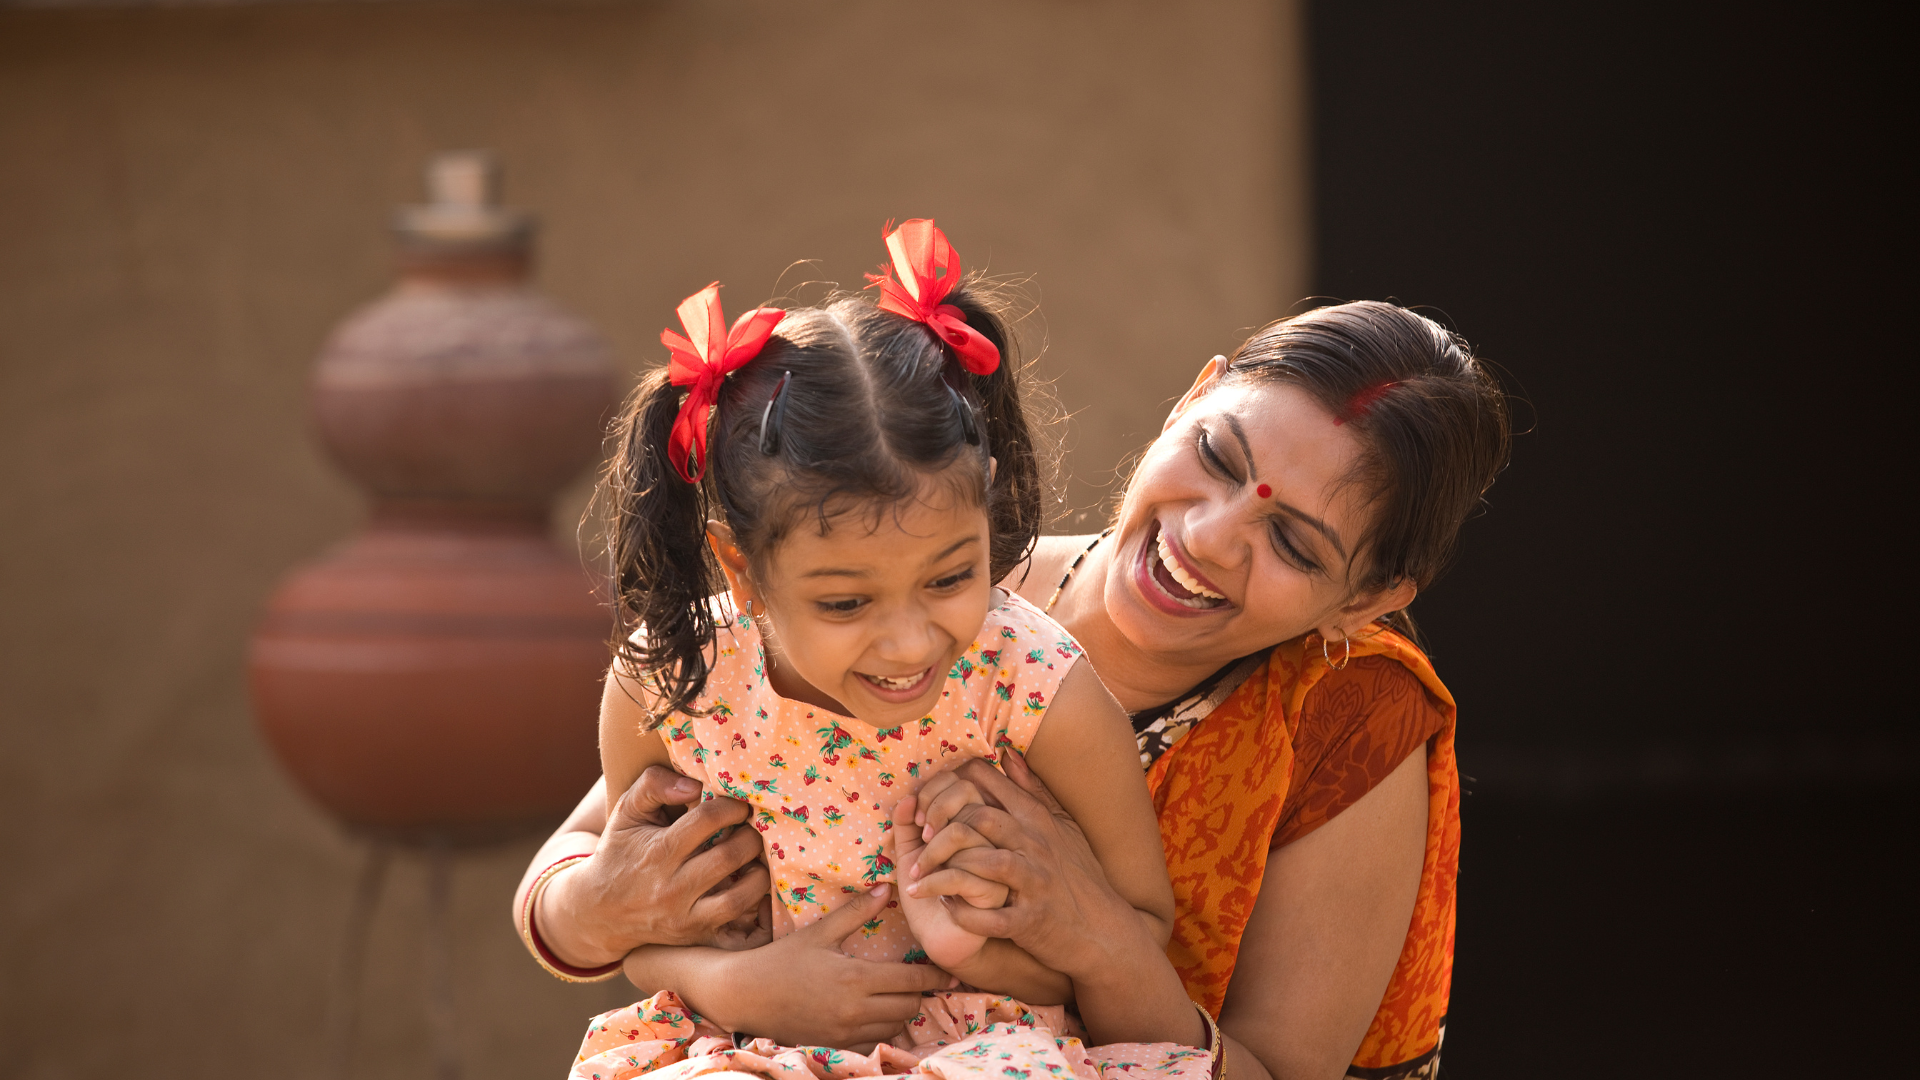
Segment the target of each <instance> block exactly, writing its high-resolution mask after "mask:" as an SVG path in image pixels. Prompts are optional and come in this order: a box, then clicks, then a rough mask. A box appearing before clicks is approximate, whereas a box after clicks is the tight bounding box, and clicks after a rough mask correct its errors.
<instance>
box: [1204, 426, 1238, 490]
mask: <svg viewBox="0 0 1920 1080" xmlns="http://www.w3.org/2000/svg"><path fill="white" fill-rule="evenodd" d="M1194 448H1195V450H1196V451H1197V452H1198V453H1199V455H1200V462H1201V464H1202V465H1204V466H1206V469H1207V471H1208V472H1211V473H1217V474H1218V475H1220V476H1224V477H1226V478H1227V479H1228V480H1231V481H1233V482H1234V483H1236V484H1237V483H1240V474H1239V473H1236V472H1234V471H1233V469H1232V468H1230V467H1229V466H1228V465H1227V459H1225V458H1223V457H1221V456H1220V452H1219V451H1218V450H1215V449H1214V448H1213V437H1212V436H1211V435H1209V434H1207V429H1206V428H1204V427H1203V428H1201V429H1200V434H1199V435H1198V436H1196V437H1195V438H1194Z"/></svg>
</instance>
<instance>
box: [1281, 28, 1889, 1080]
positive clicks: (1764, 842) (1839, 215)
mask: <svg viewBox="0 0 1920 1080" xmlns="http://www.w3.org/2000/svg"><path fill="white" fill-rule="evenodd" d="M1311 25H1312V41H1313V51H1312V55H1313V62H1314V65H1315V75H1314V92H1315V103H1316V104H1315V125H1316V135H1315V149H1316V171H1315V194H1316V202H1317V209H1318V216H1317V218H1316V221H1317V225H1318V233H1317V238H1318V240H1317V242H1318V248H1317V251H1318V267H1317V276H1316V279H1315V280H1316V287H1317V288H1318V289H1319V290H1320V291H1321V292H1323V293H1326V294H1329V295H1333V296H1337V297H1342V298H1358V297H1369V298H1371V297H1380V296H1386V295H1392V296H1395V297H1398V298H1399V299H1401V300H1402V301H1403V302H1407V303H1415V304H1426V305H1431V306H1432V309H1437V311H1439V312H1443V313H1444V314H1445V315H1446V316H1447V317H1448V318H1449V319H1450V320H1451V322H1452V323H1453V324H1454V325H1455V326H1457V327H1458V328H1459V329H1460V330H1461V331H1462V332H1463V333H1465V334H1466V335H1467V336H1468V337H1469V338H1470V339H1471V340H1472V341H1473V342H1474V344H1475V345H1476V346H1477V347H1478V348H1479V349H1480V351H1481V352H1482V353H1483V354H1484V355H1486V356H1488V357H1491V358H1492V359H1493V360H1495V361H1497V362H1498V363H1499V364H1500V365H1501V366H1502V367H1503V368H1504V369H1505V371H1506V372H1507V373H1508V375H1509V376H1510V385H1511V386H1512V388H1513V389H1515V390H1516V391H1518V392H1519V393H1520V394H1521V395H1522V396H1523V397H1524V398H1526V399H1527V401H1528V402H1529V403H1530V406H1531V407H1530V408H1529V407H1527V406H1524V405H1523V406H1522V407H1521V409H1520V410H1519V415H1520V417H1521V419H1522V422H1523V426H1524V425H1525V424H1526V423H1527V422H1528V421H1529V420H1530V421H1531V427H1532V430H1531V432H1530V433H1529V434H1527V435H1524V436H1523V437H1521V438H1520V439H1519V440H1517V442H1516V446H1515V453H1514V464H1513V467H1512V468H1511V469H1510V470H1509V471H1508V472H1507V474H1506V475H1505V476H1504V477H1503V478H1502V479H1501V481H1500V483H1499V484H1498V485H1497V486H1496V487H1495V489H1494V491H1493V494H1492V505H1491V510H1490V512H1489V513H1488V514H1487V516H1486V517H1484V518H1483V519H1481V520H1478V521H1475V522H1473V523H1472V524H1471V525H1470V526H1469V527H1468V530H1467V539H1466V547H1465V552H1464V556H1463V558H1462V559H1461V560H1460V562H1459V564H1458V565H1457V567H1456V568H1455V570H1454V572H1453V573H1452V574H1451V575H1450V576H1449V577H1448V578H1446V579H1445V580H1444V581H1443V582H1442V583H1441V584H1440V586H1439V587H1438V588H1436V589H1435V590H1433V593H1432V595H1431V596H1428V597H1425V598H1423V599H1422V601H1421V603H1420V605H1419V607H1418V608H1417V609H1416V610H1417V611H1418V612H1419V616H1420V618H1421V620H1422V622H1423V624H1424V626H1425V628H1426V631H1427V633H1428V635H1429V639H1430V644H1431V645H1432V646H1433V656H1434V660H1435V662H1436V664H1437V666H1438V667H1439V670H1440V671H1441V672H1442V673H1443V674H1444V675H1445V677H1446V679H1447V681H1448V683H1449V685H1450V686H1451V687H1452V688H1453V690H1454V692H1455V694H1456V695H1457V696H1458V697H1459V700H1460V701H1461V724H1460V743H1459V745H1460V762H1461V768H1462V771H1463V772H1465V773H1467V774H1469V775H1471V776H1473V777H1475V778H1476V782H1475V783H1473V784H1470V785H1469V790H1470V791H1471V792H1472V794H1471V795H1469V797H1468V798H1467V801H1466V804H1465V808H1464V810H1463V827H1464V837H1465V839H1464V846H1463V849H1462V868H1461V879H1460V882H1461V883H1460V929H1459V939H1458V953H1457V955H1458V966H1457V968H1456V970H1455V981H1454V995H1453V1011H1452V1016H1451V1021H1450V1023H1449V1025H1448V1041H1447V1052H1446V1057H1445V1064H1444V1066H1443V1075H1448V1076H1461V1077H1476V1076H1482V1077H1491V1076H1500V1077H1507V1076H1514V1077H1518V1076H1539V1075H1548V1074H1550V1075H1554V1076H1568V1077H1574V1076H1594V1077H1601V1076H1606V1077H1615V1076H1623V1075H1631V1076H1675V1077H1678V1076H1702V1075H1742V1076H1762V1075H1764V1076H1783V1077H1785V1076H1795V1077H1798V1076H1811V1075H1824V1074H1828V1073H1831V1072H1834V1071H1838V1070H1841V1069H1847V1068H1852V1067H1855V1066H1856V1065H1864V1064H1866V1063H1869V1062H1872V1061H1873V1060H1874V1056H1873V1055H1874V1053H1875V1048H1878V1047H1882V1046H1885V1045H1886V1044H1885V1043H1884V1041H1883V1039H1882V1038H1877V1037H1876V1036H1884V1034H1885V1033H1887V1032H1889V1031H1891V1030H1893V1028H1894V1026H1895V1025H1897V1024H1899V1023H1900V1022H1901V1021H1900V1020H1899V1019H1898V1018H1899V1017H1900V1016H1902V1015H1904V1012H1905V1011H1907V1010H1906V1006H1907V1005H1909V1004H1910V1003H1911V1000H1912V993H1911V991H1910V990H1904V989H1901V987H1902V985H1903V982H1904V979H1905V976H1904V974H1903V973H1904V972H1905V971H1906V970H1907V969H1908V968H1909V967H1910V966H1911V964H1912V962H1913V960H1914V958H1915V949H1914V944H1915V943H1914V938H1913V933H1912V928H1911V925H1910V922H1911V920H1910V918H1909V917H1908V914H1907V912H1908V909H1910V908H1911V899H1910V898H1911V896H1912V895H1913V893H1912V890H1913V885H1914V871H1913V869H1912V866H1911V860H1910V859H1909V858H1908V857H1907V856H1908V855H1909V854H1910V853H1911V852H1912V851H1913V849H1914V844H1913V839H1912V837H1913V835H1914V834H1913V827H1914V825H1915V820H1914V809H1913V807H1914V805H1915V796H1916V795H1920V788H1916V771H1917V766H1920V746H1917V744H1916V742H1915V737H1914V708H1913V705H1912V703H1911V698H1910V694H1909V693H1908V692H1907V689H1906V686H1905V684H1906V682H1907V679H1906V678H1905V677H1904V676H1902V675H1901V674H1900V672H1901V671H1903V670H1904V664H1903V663H1902V662H1901V660H1900V656H1901V653H1900V652H1899V650H1901V649H1903V648H1904V647H1905V646H1906V645H1907V643H1908V641H1909V640H1910V637H1911V635H1910V634H1909V632H1908V631H1907V630H1906V627H1905V625H1904V623H1905V620H1904V608H1905V606H1906V601H1907V599H1908V597H1909V596H1910V594H1911V591H1912V589H1911V586H1910V584H1909V582H1908V581H1907V575H1906V574H1905V572H1904V570H1902V569H1901V568H1900V567H1899V561H1900V556H1899V555H1898V554H1897V553H1898V552H1899V551H1902V550H1904V547H1903V546H1902V545H1901V544H1900V541H1898V540H1897V537H1898V536H1899V535H1900V534H1901V530H1900V528H1899V526H1898V521H1899V520H1903V519H1904V512H1903V511H1901V510H1900V509H1899V507H1900V506H1901V505H1903V504H1904V503H1905V502H1906V501H1907V499H1906V497H1905V495H1904V492H1905V490H1906V489H1907V488H1908V487H1910V484H1908V483H1907V482H1906V481H1905V480H1904V479H1903V478H1902V476H1901V472H1902V470H1903V469H1904V466H1905V463H1906V461H1907V460H1908V459H1909V458H1910V457H1911V453H1910V452H1903V449H1902V446H1901V444H1902V443H1903V442H1904V441H1905V439H1906V437H1907V435H1908V434H1909V433H1910V432H1911V430H1912V423H1911V420H1910V419H1909V418H1908V416H1907V415H1906V414H1907V411H1908V409H1909V408H1910V402H1911V400H1912V395H1911V386H1912V382H1913V380H1912V377H1911V375H1910V374H1908V371H1907V365H1908V364H1909V363H1910V362H1911V358H1912V355H1913V345H1912V343H1911V341H1909V340H1908V335H1907V331H1906V325H1905V324H1906V318H1905V315H1906V313H1907V311H1908V310H1910V308H1911V306H1912V304H1911V300H1910V298H1909V296H1908V293H1909V292H1910V289H1911V282H1912V274H1911V272H1910V271H1907V270H1905V268H1904V266H1903V260H1904V257H1905V251H1906V249H1907V247H1908V246H1909V244H1910V242H1911V241H1910V237H1911V234H1912V228H1911V224H1910V216H1911V215H1910V212H1909V211H1907V210H1906V209H1905V208H1904V206H1902V205H1899V202H1898V201H1896V200H1897V199H1898V200H1899V201H1904V192H1903V191H1900V190H1898V189H1896V188H1895V184H1896V182H1897V181H1896V177H1897V174H1896V172H1895V169H1896V161H1897V160H1898V159H1899V158H1901V157H1903V155H1902V154H1901V153H1900V151H1899V149H1898V143H1897V140H1896V139H1894V138H1893V132H1894V131H1896V130H1898V127H1899V125H1898V124H1896V122H1895V113H1894V108H1895V106H1894V104H1893V103H1894V101H1895V100H1897V99H1898V96H1899V94H1898V90H1897V86H1896V74H1895V73H1896V72H1897V71H1899V70H1900V64H1899V62H1897V61H1896V60H1895V59H1894V58H1893V57H1892V56H1891V55H1890V47H1891V44H1890V38H1888V37H1887V28H1886V27H1884V26H1881V25H1879V24H1878V21H1877V20H1876V19H1871V18H1868V17H1866V16H1865V15H1864V14H1863V13H1861V12H1858V11H1852V10H1848V9H1846V8H1844V7H1843V8H1839V9H1834V8H1822V9H1817V10H1816V9H1812V8H1804V7H1802V8H1789V7H1784V6H1763V7H1761V8H1750V7H1749V8H1731V7H1726V6H1723V5H1708V4H1686V5H1677V6H1676V5H1671V4H1651V3H1628V4H1604V5H1601V4H1572V5H1545V6H1542V5H1534V4H1523V3H1513V2H1504V0H1473V2H1468V3H1459V4H1444V5H1433V4H1415V3H1403V2H1390V0H1361V2H1356V3H1338V4H1335V3H1326V4H1317V5H1315V6H1314V8H1313V11H1312V17H1311ZM1889 544H1891V545H1892V546H1891V548H1890V547H1889ZM1893 1054H1894V1056H1895V1057H1896V1058H1899V1059H1904V1057H1905V1054H1904V1051H1893Z"/></svg>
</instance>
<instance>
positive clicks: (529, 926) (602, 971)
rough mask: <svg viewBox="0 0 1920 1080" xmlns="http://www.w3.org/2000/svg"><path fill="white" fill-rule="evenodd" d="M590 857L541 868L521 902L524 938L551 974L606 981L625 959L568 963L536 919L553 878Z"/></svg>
mask: <svg viewBox="0 0 1920 1080" xmlns="http://www.w3.org/2000/svg"><path fill="white" fill-rule="evenodd" d="M588 858H592V856H591V855H589V854H585V853H582V854H578V855H567V856H564V857H562V858H560V859H556V860H554V862H553V864H552V865H550V866H548V867H547V868H546V869H545V870H542V871H540V876H539V877H536V878H534V879H533V884H532V885H530V886H528V887H527V898H526V900H525V901H524V902H523V903H522V904H521V905H520V919H519V922H520V927H519V929H520V941H521V942H522V943H523V944H524V945H526V947H527V951H528V952H530V953H532V954H533V958H534V960H535V961H537V962H538V963H539V964H540V966H541V967H543V968H546V969H547V972H548V974H550V975H552V976H553V977H555V978H557V979H561V980H563V981H566V982H604V981H605V980H607V979H611V978H613V977H614V976H615V975H618V974H619V973H620V968H621V962H620V961H618V960H615V961H614V962H612V963H610V964H603V965H601V966H600V967H596V968H583V967H575V966H573V965H572V964H569V963H567V962H566V961H565V960H562V959H560V958H559V957H558V956H555V955H554V952H553V950H552V949H550V948H548V947H547V943H546V942H545V941H542V940H541V939H540V927H539V925H538V924H537V923H536V922H535V921H534V917H533V914H534V909H535V907H536V906H537V905H538V904H539V903H540V894H541V893H543V892H545V891H546V889H547V883H548V882H550V881H552V880H553V877H554V875H555V874H557V873H559V872H560V871H561V870H563V869H565V868H566V866H567V864H569V863H573V862H577V861H579V860H581V859H588Z"/></svg>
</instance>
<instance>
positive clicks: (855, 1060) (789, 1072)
mask: <svg viewBox="0 0 1920 1080" xmlns="http://www.w3.org/2000/svg"><path fill="white" fill-rule="evenodd" d="M1077 1031H1078V1029H1077V1025H1075V1024H1073V1022H1072V1021H1071V1019H1070V1018H1068V1016H1067V1013H1066V1010H1065V1009H1064V1008H1063V1007H1061V1006H1059V1005H1046V1006H1040V1007H1037V1008H1030V1007H1028V1006H1025V1005H1022V1004H1020V1003H1019V1002H1017V1001H1015V1000H1014V999H1012V998H1010V997H1007V996H1005V995H995V994H976V993H966V992H959V991H949V992H945V993H940V994H934V995H932V996H930V997H929V998H928V999H927V1006H926V1008H925V1009H923V1010H922V1011H921V1013H920V1015H919V1016H918V1017H915V1018H914V1021H913V1023H912V1024H911V1025H909V1027H908V1030H907V1033H906V1034H905V1035H902V1036H901V1037H900V1038H897V1039H895V1040H894V1041H893V1042H891V1043H881V1044H880V1045H878V1046H876V1047H874V1048H873V1053H871V1054H856V1053H854V1052H853V1051H851V1050H836V1049H833V1048H831V1047H825V1046H780V1045H779V1044H777V1043H775V1042H773V1041H772V1040H771V1039H752V1040H749V1041H747V1042H746V1043H744V1044H743V1045H740V1046H735V1045H734V1040H733V1038H732V1036H730V1035H729V1034H728V1033H727V1032H725V1031H723V1030H721V1029H720V1028H719V1027H718V1026H716V1025H715V1024H713V1023H711V1022H710V1021H707V1020H704V1019H702V1018H701V1017H700V1016H698V1015H697V1014H695V1013H694V1012H693V1011H692V1010H690V1009H688V1008H687V1007H686V1006H685V1005H684V1004H682V1003H681V1002H680V999H679V998H677V997H676V996H674V994H673V992H672V991H663V992H661V993H659V994H656V995H654V996H653V997H651V998H648V999H647V1000H645V1001H642V1002H638V1003H636V1004H633V1005H629V1006H627V1007H626V1008H624V1009H616V1010H614V1011H613V1012H610V1013H605V1014H603V1015H601V1016H598V1017H595V1018H594V1020H593V1023H592V1024H591V1025H589V1026H588V1028H587V1037H586V1039H585V1040H584V1041H582V1042H581V1044H580V1053H579V1054H578V1056H577V1057H576V1058H575V1060H574V1066H573V1071H572V1073H571V1074H570V1076H571V1078H572V1080H635V1078H637V1077H642V1076H645V1077H648V1080H683V1078H690V1077H696V1076H708V1075H712V1074H715V1073H731V1074H743V1075H745V1076H751V1077H766V1078H768V1080H848V1078H851V1077H856V1076H860V1077H876V1078H889V1077H920V1078H929V1080H931V1078H938V1080H1036V1078H1038V1080H1068V1078H1072V1080H1122V1078H1128V1080H1207V1078H1208V1077H1209V1076H1211V1075H1212V1071H1213V1061H1212V1055H1210V1054H1208V1053H1207V1052H1206V1051H1205V1050H1196V1049H1194V1048H1193V1047H1191V1046H1180V1045H1178V1044H1175V1043H1119V1044H1115V1045H1111V1046H1095V1047H1089V1046H1087V1045H1085V1044H1084V1043H1083V1042H1082V1041H1081V1040H1080V1038H1079V1037H1078V1034H1077Z"/></svg>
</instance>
